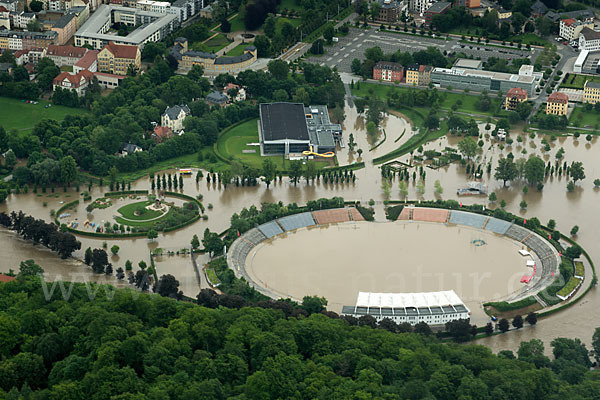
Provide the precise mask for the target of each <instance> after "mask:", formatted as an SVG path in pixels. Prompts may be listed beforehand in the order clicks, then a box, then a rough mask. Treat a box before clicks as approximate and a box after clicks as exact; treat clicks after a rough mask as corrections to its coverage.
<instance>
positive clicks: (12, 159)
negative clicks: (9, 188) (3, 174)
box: [4, 149, 17, 170]
mask: <svg viewBox="0 0 600 400" xmlns="http://www.w3.org/2000/svg"><path fill="white" fill-rule="evenodd" d="M16 164H17V156H16V155H15V152H14V151H12V149H11V150H8V151H7V152H6V155H5V156H4V165H5V166H6V169H8V170H12V169H13V168H14V167H15V165H16Z"/></svg>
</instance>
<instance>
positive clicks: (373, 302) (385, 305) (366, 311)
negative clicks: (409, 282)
mask: <svg viewBox="0 0 600 400" xmlns="http://www.w3.org/2000/svg"><path fill="white" fill-rule="evenodd" d="M342 315H351V316H353V317H356V318H360V317H361V316H363V315H370V316H372V317H374V318H375V319H377V320H381V319H383V318H390V319H391V320H392V321H394V322H396V323H402V322H408V323H410V324H411V325H415V324H417V323H418V322H426V323H427V324H429V325H442V324H445V323H446V322H448V321H453V320H457V319H469V318H470V311H469V309H468V308H467V306H465V304H464V303H463V302H462V300H461V299H460V298H459V297H458V296H457V294H456V293H455V292H454V291H453V290H447V291H442V292H422V293H371V292H359V293H358V297H357V299H356V305H355V306H344V307H343V308H342Z"/></svg>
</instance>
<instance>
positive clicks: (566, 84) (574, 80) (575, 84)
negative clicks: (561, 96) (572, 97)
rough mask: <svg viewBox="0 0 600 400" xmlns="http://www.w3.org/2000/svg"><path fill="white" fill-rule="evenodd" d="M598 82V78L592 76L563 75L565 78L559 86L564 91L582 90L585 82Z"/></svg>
mask: <svg viewBox="0 0 600 400" xmlns="http://www.w3.org/2000/svg"><path fill="white" fill-rule="evenodd" d="M588 80H589V81H592V82H600V77H598V76H592V75H581V74H571V73H567V74H565V78H564V79H563V81H562V83H561V84H560V87H561V88H566V89H579V90H583V85H585V82H586V81H588Z"/></svg>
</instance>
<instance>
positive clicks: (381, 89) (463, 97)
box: [352, 82, 500, 116]
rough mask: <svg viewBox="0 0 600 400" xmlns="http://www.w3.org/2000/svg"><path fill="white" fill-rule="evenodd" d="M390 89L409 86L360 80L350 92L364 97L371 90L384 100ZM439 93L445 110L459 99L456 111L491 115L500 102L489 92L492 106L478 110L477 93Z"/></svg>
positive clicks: (369, 93) (405, 88) (443, 91)
mask: <svg viewBox="0 0 600 400" xmlns="http://www.w3.org/2000/svg"><path fill="white" fill-rule="evenodd" d="M371 89H372V90H371ZM415 89H417V90H426V89H425V88H422V87H415ZM392 90H397V91H399V92H400V93H403V92H407V91H408V90H409V88H407V87H404V86H403V87H399V86H391V85H380V84H376V83H365V82H361V83H360V88H359V89H356V85H355V86H354V89H352V94H354V95H356V96H359V97H366V96H370V95H371V92H372V93H373V95H375V96H376V97H377V98H379V99H380V100H385V98H386V97H387V95H388V93H389V92H390V91H392ZM440 95H441V96H442V99H443V100H442V102H441V105H440V106H441V108H442V109H444V110H447V111H449V110H451V109H452V108H451V107H452V105H453V104H455V103H456V102H457V101H458V100H460V101H461V102H462V104H461V105H459V106H458V108H457V110H456V111H457V112H464V113H472V114H481V115H490V116H491V115H494V114H495V111H496V109H497V108H498V105H499V103H500V99H498V97H496V95H495V94H490V95H489V96H490V99H491V100H492V107H491V108H490V110H488V111H480V110H478V109H477V107H476V106H475V105H476V103H477V101H478V98H479V93H473V94H468V93H452V92H446V91H445V90H440ZM427 114H428V112H426V113H425V115H427Z"/></svg>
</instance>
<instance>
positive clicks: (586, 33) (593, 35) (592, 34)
mask: <svg viewBox="0 0 600 400" xmlns="http://www.w3.org/2000/svg"><path fill="white" fill-rule="evenodd" d="M581 35H582V36H583V37H584V38H585V40H599V39H600V32H597V31H595V30H593V29H590V28H588V27H587V26H586V27H584V28H583V29H582V30H581Z"/></svg>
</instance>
